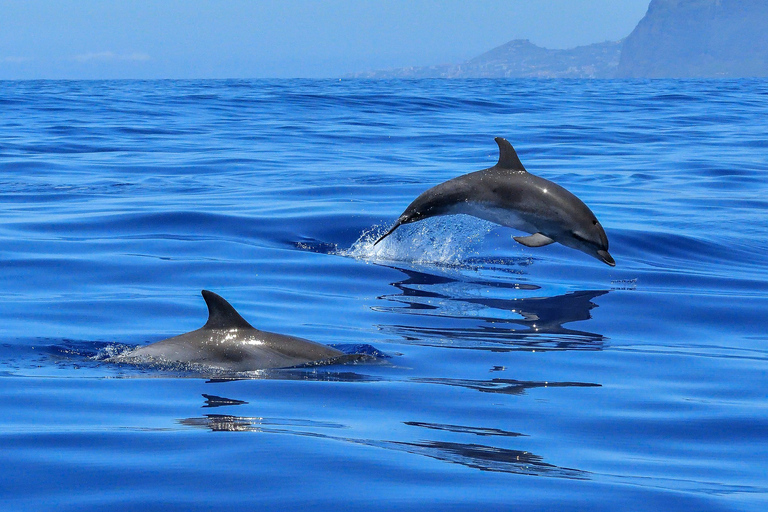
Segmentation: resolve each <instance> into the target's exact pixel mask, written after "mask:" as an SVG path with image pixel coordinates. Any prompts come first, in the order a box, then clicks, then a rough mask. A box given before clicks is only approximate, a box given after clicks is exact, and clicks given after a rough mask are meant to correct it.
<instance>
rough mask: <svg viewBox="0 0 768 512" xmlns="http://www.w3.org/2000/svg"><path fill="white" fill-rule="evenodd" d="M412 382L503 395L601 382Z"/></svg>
mask: <svg viewBox="0 0 768 512" xmlns="http://www.w3.org/2000/svg"><path fill="white" fill-rule="evenodd" d="M412 382H421V383H423V384H442V385H445V386H455V387H460V388H467V389H474V390H475V391H481V392H483V393H501V394H505V395H522V394H523V393H525V391H526V390H528V389H534V388H572V387H576V388H599V387H601V384H595V383H592V382H543V381H522V380H515V379H491V380H465V379H439V378H438V379H430V378H417V379H413V380H412Z"/></svg>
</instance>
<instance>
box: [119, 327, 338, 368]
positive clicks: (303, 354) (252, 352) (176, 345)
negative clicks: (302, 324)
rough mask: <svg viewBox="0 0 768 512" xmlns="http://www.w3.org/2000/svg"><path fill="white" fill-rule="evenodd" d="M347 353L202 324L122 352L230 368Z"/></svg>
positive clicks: (146, 359)
mask: <svg viewBox="0 0 768 512" xmlns="http://www.w3.org/2000/svg"><path fill="white" fill-rule="evenodd" d="M343 355H344V353H343V352H341V351H340V350H336V349H334V348H332V347H328V346H326V345H321V344H320V343H315V342H313V341H309V340H306V339H303V338H297V337H294V336H286V335H283V334H277V333H272V332H266V331H260V330H258V329H254V328H253V327H251V328H247V329H210V328H205V327H203V328H201V329H197V330H196V331H192V332H188V333H185V334H182V335H179V336H174V337H173V338H168V339H165V340H162V341H158V342H157V343H153V344H151V345H148V346H146V347H140V348H137V349H135V350H133V351H131V352H128V353H126V354H122V355H121V356H118V358H119V362H126V363H134V364H135V363H168V362H176V363H190V364H199V365H205V366H211V367H215V368H221V369H225V370H230V371H250V370H259V369H269V368H288V367H291V366H299V365H303V364H307V363H312V362H319V361H327V360H332V359H334V358H338V357H341V356H343Z"/></svg>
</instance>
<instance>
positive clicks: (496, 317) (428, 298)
mask: <svg viewBox="0 0 768 512" xmlns="http://www.w3.org/2000/svg"><path fill="white" fill-rule="evenodd" d="M394 268H396V267H394ZM397 270H399V271H401V272H403V273H404V274H406V276H407V279H404V280H402V281H398V282H396V283H392V286H394V287H395V288H397V289H398V290H399V292H400V293H398V294H392V295H383V296H380V297H379V299H380V300H382V301H387V302H390V303H395V304H398V306H375V307H374V309H375V310H377V311H382V312H389V313H398V314H407V315H412V316H414V317H416V318H418V320H417V322H414V324H411V325H408V324H380V325H379V328H380V329H381V330H383V331H385V332H390V333H392V334H394V335H397V336H400V337H402V338H403V339H405V340H406V341H408V342H409V343H414V344H421V345H428V346H440V347H454V348H475V349H492V350H601V349H602V348H603V346H604V342H605V340H606V338H605V337H604V336H602V335H601V334H598V333H593V332H589V331H583V330H578V329H572V328H568V327H566V326H565V324H568V323H571V322H578V321H585V320H589V319H591V318H592V315H591V310H592V309H594V308H596V307H598V306H597V304H595V303H594V302H593V300H594V299H595V298H596V297H600V296H602V295H606V294H607V293H609V290H582V291H574V292H569V293H564V294H560V295H554V296H546V295H543V294H542V295H538V293H540V292H539V290H541V287H539V286H537V285H534V284H531V283H526V282H519V283H510V282H496V281H490V280H463V279H458V278H453V277H448V276H444V275H432V274H429V273H426V272H422V271H415V270H412V269H401V268H397ZM488 295H491V296H488ZM493 295H496V296H495V297H494V296H493ZM468 324H470V325H468Z"/></svg>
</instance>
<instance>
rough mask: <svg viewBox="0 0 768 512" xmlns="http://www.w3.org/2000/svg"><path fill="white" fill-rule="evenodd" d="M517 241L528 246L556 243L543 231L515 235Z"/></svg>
mask: <svg viewBox="0 0 768 512" xmlns="http://www.w3.org/2000/svg"><path fill="white" fill-rule="evenodd" d="M512 238H514V239H515V242H517V243H519V244H523V245H524V246H526V247H544V246H545V245H549V244H553V243H555V241H554V240H552V239H551V238H549V237H548V236H546V235H542V234H541V233H534V234H532V235H529V236H513V237H512Z"/></svg>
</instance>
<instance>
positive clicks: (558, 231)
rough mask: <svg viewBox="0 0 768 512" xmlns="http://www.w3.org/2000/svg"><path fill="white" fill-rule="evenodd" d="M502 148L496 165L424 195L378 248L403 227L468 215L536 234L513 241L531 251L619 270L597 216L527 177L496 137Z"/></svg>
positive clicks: (557, 188)
mask: <svg viewBox="0 0 768 512" xmlns="http://www.w3.org/2000/svg"><path fill="white" fill-rule="evenodd" d="M496 143H497V144H498V145H499V161H498V163H497V164H496V165H494V166H493V167H490V168H488V169H483V170H482V171H477V172H472V173H469V174H465V175H463V176H459V177H457V178H453V179H451V180H448V181H446V182H444V183H441V184H439V185H436V186H434V187H432V188H430V189H429V190H427V191H425V192H423V193H422V194H421V195H420V196H419V197H417V198H416V199H415V200H414V201H413V202H412V203H411V204H410V205H408V208H406V209H405V211H404V212H403V214H402V215H400V218H398V219H397V222H395V225H394V226H392V228H391V229H390V230H389V231H387V232H386V233H384V235H382V236H381V237H380V238H379V239H378V240H376V242H375V243H374V244H373V245H376V244H378V243H379V242H381V241H382V240H383V239H384V238H386V237H387V236H388V235H390V234H391V233H392V232H393V231H394V230H396V229H397V228H398V227H399V226H401V225H403V224H410V223H411V222H417V221H420V220H422V219H426V218H428V217H435V216H437V215H452V214H457V213H463V214H466V215H472V216H474V217H478V218H480V219H484V220H487V221H490V222H494V223H496V224H501V225H502V226H507V227H511V228H514V229H517V230H520V231H525V232H526V233H531V235H529V236H516V237H513V238H514V239H515V241H517V242H519V243H521V244H523V245H525V246H526V247H542V246H544V245H549V244H552V243H555V242H559V243H561V244H563V245H565V246H567V247H571V248H572V249H577V250H579V251H582V252H585V253H587V254H589V255H590V256H593V257H595V258H597V259H599V260H600V261H602V262H603V263H607V264H608V265H610V266H614V265H616V262H615V261H614V259H613V258H612V257H611V255H610V254H609V253H608V237H607V236H606V235H605V230H603V226H601V225H600V222H598V220H597V217H595V214H594V213H592V210H590V209H589V208H588V207H587V205H585V204H584V203H583V202H582V201H581V199H579V198H578V197H576V196H575V195H573V194H571V193H570V192H568V191H567V190H565V189H564V188H563V187H561V186H560V185H557V184H555V183H552V182H551V181H549V180H546V179H544V178H540V177H538V176H534V175H533V174H531V173H529V172H528V171H526V170H525V168H524V167H523V164H522V163H521V162H520V159H519V158H518V156H517V153H515V150H514V148H513V147H512V145H511V144H510V143H509V142H508V141H507V140H506V139H503V138H501V137H496Z"/></svg>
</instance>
